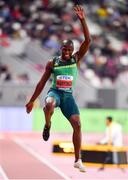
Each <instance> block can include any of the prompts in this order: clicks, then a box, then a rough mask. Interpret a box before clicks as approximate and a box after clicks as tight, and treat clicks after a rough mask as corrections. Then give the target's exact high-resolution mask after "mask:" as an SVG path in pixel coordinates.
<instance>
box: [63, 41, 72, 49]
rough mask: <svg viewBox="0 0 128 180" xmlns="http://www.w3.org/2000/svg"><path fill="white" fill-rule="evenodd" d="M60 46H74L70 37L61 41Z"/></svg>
mask: <svg viewBox="0 0 128 180" xmlns="http://www.w3.org/2000/svg"><path fill="white" fill-rule="evenodd" d="M62 46H72V47H73V48H74V44H73V41H72V40H70V39H66V40H64V41H63V42H62Z"/></svg>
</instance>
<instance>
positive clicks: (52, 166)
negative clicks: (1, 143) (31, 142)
mask: <svg viewBox="0 0 128 180" xmlns="http://www.w3.org/2000/svg"><path fill="white" fill-rule="evenodd" d="M13 141H14V142H15V143H16V144H18V145H19V146H21V147H22V148H23V149H24V150H25V151H27V152H28V153H30V154H31V155H33V156H34V157H36V158H37V159H38V160H39V161H41V162H43V163H44V164H45V165H47V166H48V167H49V168H51V169H52V170H53V171H55V172H56V173H57V174H58V175H60V176H61V177H62V178H64V179H65V180H71V179H70V178H69V177H68V176H66V174H64V173H63V172H62V171H60V170H59V169H58V168H57V167H55V166H54V165H52V164H51V163H50V162H49V161H48V160H46V159H45V158H43V157H42V156H41V155H39V154H38V153H36V152H35V151H34V150H33V149H32V148H30V147H29V146H27V145H26V144H24V142H23V141H22V140H20V139H19V138H14V139H13Z"/></svg>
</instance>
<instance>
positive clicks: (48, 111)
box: [43, 97, 56, 127]
mask: <svg viewBox="0 0 128 180" xmlns="http://www.w3.org/2000/svg"><path fill="white" fill-rule="evenodd" d="M55 104H56V100H55V99H54V97H47V98H46V100H45V106H44V108H43V110H44V115H45V125H46V126H47V127H50V125H51V116H52V114H53V112H54V108H55Z"/></svg>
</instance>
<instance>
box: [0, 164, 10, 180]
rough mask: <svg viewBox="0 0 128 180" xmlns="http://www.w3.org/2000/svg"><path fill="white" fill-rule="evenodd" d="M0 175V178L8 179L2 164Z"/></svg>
mask: <svg viewBox="0 0 128 180" xmlns="http://www.w3.org/2000/svg"><path fill="white" fill-rule="evenodd" d="M0 175H2V178H4V180H9V179H8V177H7V175H6V173H5V172H4V170H3V168H2V166H0Z"/></svg>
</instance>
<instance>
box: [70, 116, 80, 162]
mask: <svg viewBox="0 0 128 180" xmlns="http://www.w3.org/2000/svg"><path fill="white" fill-rule="evenodd" d="M69 121H70V123H71V125H72V127H73V136H72V141H73V145H74V151H75V162H77V161H78V160H79V159H80V158H81V157H80V149H81V124H80V116H79V115H72V116H71V117H70V120H69Z"/></svg>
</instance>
